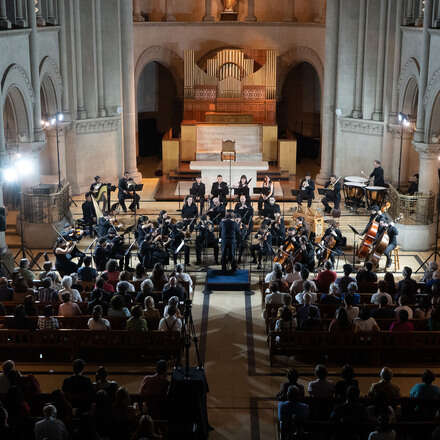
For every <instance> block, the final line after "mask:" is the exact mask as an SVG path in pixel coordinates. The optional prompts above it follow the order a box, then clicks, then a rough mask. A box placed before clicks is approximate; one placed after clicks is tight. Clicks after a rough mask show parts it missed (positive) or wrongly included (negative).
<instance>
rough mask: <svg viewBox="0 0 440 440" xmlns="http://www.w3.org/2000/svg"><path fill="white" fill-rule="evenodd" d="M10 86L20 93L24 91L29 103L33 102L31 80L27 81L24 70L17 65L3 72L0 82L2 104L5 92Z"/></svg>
mask: <svg viewBox="0 0 440 440" xmlns="http://www.w3.org/2000/svg"><path fill="white" fill-rule="evenodd" d="M12 86H15V87H17V88H18V89H19V90H20V91H21V92H22V93H23V91H24V89H25V90H26V91H27V94H28V97H29V98H30V99H31V101H32V102H35V93H34V89H33V87H32V83H31V80H30V79H29V77H28V75H27V73H26V70H25V69H24V68H23V67H21V66H20V65H19V64H11V65H10V66H9V67H8V68H7V69H6V70H5V73H4V75H3V79H2V82H1V91H2V95H3V101H2V104H3V103H4V99H5V98H6V93H7V90H8V89H9V88H10V87H12Z"/></svg>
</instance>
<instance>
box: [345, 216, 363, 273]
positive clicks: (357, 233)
mask: <svg viewBox="0 0 440 440" xmlns="http://www.w3.org/2000/svg"><path fill="white" fill-rule="evenodd" d="M348 227H349V228H350V229H351V230H352V231H353V267H354V265H355V264H356V235H361V234H359V232H358V231H357V230H356V228H355V227H354V226H351V225H348Z"/></svg>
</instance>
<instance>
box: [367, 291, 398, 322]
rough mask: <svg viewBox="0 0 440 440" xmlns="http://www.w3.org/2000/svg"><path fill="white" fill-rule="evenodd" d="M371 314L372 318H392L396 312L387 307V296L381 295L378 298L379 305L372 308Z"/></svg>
mask: <svg viewBox="0 0 440 440" xmlns="http://www.w3.org/2000/svg"><path fill="white" fill-rule="evenodd" d="M371 316H372V317H373V318H374V319H392V318H395V316H396V314H395V312H394V310H393V309H392V308H391V307H388V298H387V297H386V296H384V295H382V296H381V297H380V298H379V307H378V308H376V309H373V310H372V312H371Z"/></svg>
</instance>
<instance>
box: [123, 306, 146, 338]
mask: <svg viewBox="0 0 440 440" xmlns="http://www.w3.org/2000/svg"><path fill="white" fill-rule="evenodd" d="M127 330H128V331H132V332H147V331H148V325H147V321H146V320H145V318H143V317H142V307H141V306H140V305H136V306H134V307H132V309H131V318H128V320H127Z"/></svg>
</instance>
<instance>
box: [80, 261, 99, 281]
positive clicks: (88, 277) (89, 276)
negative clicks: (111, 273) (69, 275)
mask: <svg viewBox="0 0 440 440" xmlns="http://www.w3.org/2000/svg"><path fill="white" fill-rule="evenodd" d="M97 276H98V272H97V271H96V269H95V268H93V267H92V257H90V256H89V255H87V257H85V258H84V266H82V267H80V268H79V269H78V279H80V280H81V281H86V282H88V283H91V282H95V280H96V278H97Z"/></svg>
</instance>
